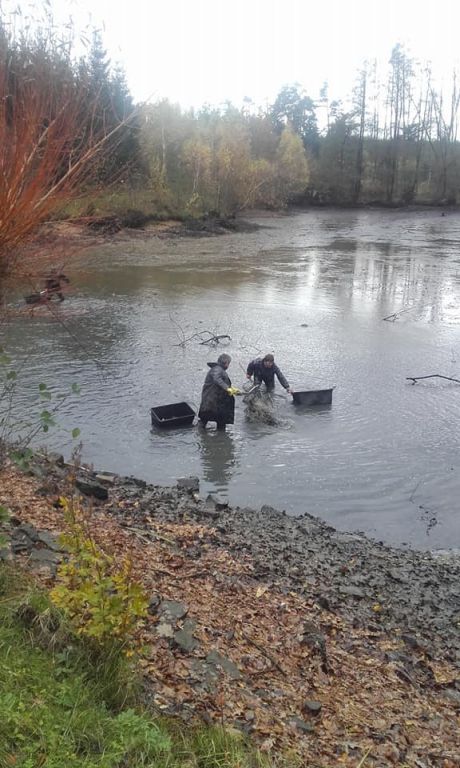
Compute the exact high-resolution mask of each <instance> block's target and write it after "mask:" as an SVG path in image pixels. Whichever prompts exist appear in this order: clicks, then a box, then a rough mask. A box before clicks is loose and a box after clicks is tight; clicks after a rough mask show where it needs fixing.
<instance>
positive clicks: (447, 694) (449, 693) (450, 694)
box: [442, 688, 460, 708]
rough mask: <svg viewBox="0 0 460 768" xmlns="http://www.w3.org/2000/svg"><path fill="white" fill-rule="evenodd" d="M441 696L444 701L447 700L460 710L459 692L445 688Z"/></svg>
mask: <svg viewBox="0 0 460 768" xmlns="http://www.w3.org/2000/svg"><path fill="white" fill-rule="evenodd" d="M442 695H443V696H444V698H445V699H448V700H449V701H451V702H453V704H456V705H457V707H459V708H460V691H454V689H453V688H447V690H445V691H443V693H442Z"/></svg>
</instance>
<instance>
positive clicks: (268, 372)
mask: <svg viewBox="0 0 460 768" xmlns="http://www.w3.org/2000/svg"><path fill="white" fill-rule="evenodd" d="M247 374H248V376H254V382H255V384H262V382H263V383H264V384H265V386H266V387H267V389H273V388H274V386H275V374H276V376H277V377H278V381H279V383H280V384H281V386H282V387H284V389H289V382H288V380H287V379H286V378H285V377H284V376H283V374H282V373H281V371H280V369H279V368H278V366H277V365H276V363H273V365H272V366H271V368H266V367H265V365H264V363H263V358H262V357H256V359H255V360H251V362H250V363H249V365H248V369H247Z"/></svg>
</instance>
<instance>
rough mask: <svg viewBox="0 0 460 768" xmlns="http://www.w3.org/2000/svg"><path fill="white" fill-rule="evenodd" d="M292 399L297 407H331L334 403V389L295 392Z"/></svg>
mask: <svg viewBox="0 0 460 768" xmlns="http://www.w3.org/2000/svg"><path fill="white" fill-rule="evenodd" d="M292 399H293V401H294V403H295V404H296V405H330V403H332V389H311V390H308V391H305V392H293V393H292Z"/></svg>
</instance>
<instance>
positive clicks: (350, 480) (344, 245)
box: [2, 210, 460, 548]
mask: <svg viewBox="0 0 460 768" xmlns="http://www.w3.org/2000/svg"><path fill="white" fill-rule="evenodd" d="M255 221H256V222H258V223H259V224H261V225H262V227H261V228H260V229H259V230H257V231H254V232H250V233H245V234H241V233H238V234H229V235H224V236H219V237H206V238H202V237H200V238H197V237H187V238H174V239H160V238H159V237H153V236H145V235H140V234H136V235H133V236H132V237H129V236H127V235H126V234H124V235H122V236H119V237H118V238H116V239H115V240H114V241H112V242H110V243H108V244H107V245H103V246H99V247H98V248H97V249H95V250H93V251H92V252H90V253H89V254H88V255H87V257H85V259H84V260H81V261H80V263H78V264H76V263H74V264H73V265H72V267H71V268H69V270H68V274H69V276H70V277H71V281H72V284H71V288H72V290H71V293H70V295H69V298H68V299H67V300H66V302H64V303H63V304H62V306H61V307H59V309H58V310H56V311H57V312H58V314H59V315H60V317H61V319H62V322H57V321H55V320H53V319H52V317H51V316H50V314H49V313H48V312H47V311H44V312H43V311H41V313H40V314H37V315H36V316H35V317H34V318H29V317H26V316H20V317H15V318H13V319H11V320H10V321H9V323H8V324H7V325H6V326H4V327H3V329H2V335H3V338H4V341H6V343H7V345H8V346H9V348H10V349H14V350H15V357H16V365H17V367H18V368H19V369H20V376H19V382H20V384H19V392H18V396H17V399H16V406H17V407H18V408H19V409H20V410H21V411H22V414H25V413H27V414H29V415H30V414H31V413H34V412H36V411H37V409H39V407H40V406H39V403H38V398H37V387H38V383H39V382H42V381H43V382H46V383H47V384H48V385H49V386H50V387H51V388H52V389H53V390H54V392H55V396H56V394H57V393H59V392H67V391H68V389H69V387H70V385H71V384H72V382H77V383H78V384H79V385H80V387H81V395H80V396H75V397H70V398H68V399H66V400H65V401H64V402H63V403H62V406H61V408H60V409H59V413H58V421H59V428H57V429H54V430H51V432H50V433H49V441H48V442H49V443H51V444H52V445H53V447H55V448H60V449H61V450H64V451H65V452H66V454H67V455H68V454H69V452H70V450H71V439H70V438H69V430H70V429H72V428H73V427H75V426H78V427H79V428H80V430H81V438H82V440H83V458H84V460H86V461H89V462H94V465H95V466H96V467H97V468H100V469H107V470H113V471H117V472H121V473H123V474H134V475H136V476H138V477H141V478H144V479H146V480H148V481H150V482H154V483H158V484H170V483H175V480H176V478H177V477H180V476H183V475H189V474H192V475H197V476H198V477H199V478H200V482H201V490H202V492H203V493H206V492H208V491H209V492H211V491H212V492H215V493H217V494H218V495H219V496H220V497H221V498H222V497H224V498H227V499H229V501H230V502H231V503H232V504H238V505H242V506H255V507H259V506H260V505H262V504H270V505H271V506H274V507H277V508H280V509H284V510H286V512H287V513H288V514H292V515H298V514H302V513H303V512H308V513H310V514H313V515H316V516H318V517H320V518H322V519H323V520H326V521H328V522H330V523H331V524H332V525H334V526H335V527H337V528H339V529H341V530H347V531H363V532H365V533H367V534H369V535H371V536H372V537H374V538H377V539H381V540H384V541H386V542H390V543H396V544H409V545H411V546H415V547H419V548H420V547H421V548H446V547H458V546H460V509H459V507H460V502H459V499H460V475H459V450H458V448H459V446H458V443H459V423H460V385H458V384H455V383H452V382H449V381H446V380H442V379H428V380H426V381H424V382H419V383H417V384H416V385H415V386H414V385H412V384H411V383H410V382H408V381H407V380H406V376H424V375H429V374H435V373H437V374H443V375H445V376H450V377H454V378H459V379H460V215H459V214H457V213H449V212H448V213H446V215H445V216H442V215H441V213H440V211H416V212H401V211H358V212H357V211H338V210H314V211H308V212H303V213H299V214H296V215H292V216H279V217H273V218H262V217H261V218H260V219H255ZM403 309H404V310H408V311H405V312H404V313H402V314H401V315H399V316H398V318H397V319H396V320H395V321H394V322H391V321H384V320H383V318H384V317H386V316H388V315H391V314H392V313H395V312H398V311H400V310H403ZM202 331H211V332H212V333H218V334H229V335H230V337H231V340H230V341H229V342H228V343H227V344H225V345H220V346H219V348H218V349H217V350H213V349H210V348H208V347H207V346H205V345H201V344H199V340H197V339H192V340H191V341H189V342H187V343H186V344H185V345H184V346H181V345H180V342H181V341H183V339H184V338H188V337H190V336H192V335H193V334H194V333H197V332H202ZM221 351H226V352H228V353H229V354H231V355H232V358H233V359H232V364H231V366H230V369H229V374H230V376H231V378H232V381H233V384H234V385H236V386H241V384H242V383H243V382H244V381H245V376H244V369H245V368H246V365H247V363H248V361H249V360H250V359H252V358H253V357H255V356H258V355H261V354H262V355H263V354H264V353H265V352H269V351H270V352H274V354H275V357H276V361H277V363H278V364H279V366H280V368H281V369H282V371H283V372H284V373H285V375H286V377H287V378H288V379H289V381H290V382H291V385H292V386H293V388H294V389H296V388H297V389H317V388H325V387H331V386H334V387H335V389H334V394H333V402H332V405H331V406H330V407H326V408H324V407H323V408H316V409H314V408H312V409H298V408H296V406H294V405H293V404H292V402H291V398H289V397H287V396H286V395H285V393H284V390H283V389H282V388H281V387H279V385H278V387H277V393H278V394H279V397H277V398H275V403H276V409H277V413H278V415H279V416H280V418H281V419H283V420H285V422H286V423H284V424H283V426H281V427H273V426H267V425H263V424H253V423H248V422H247V421H246V419H245V416H244V406H243V403H242V402H241V399H239V400H238V401H237V403H236V420H235V425H234V426H233V427H230V428H228V429H227V432H226V433H225V434H221V433H216V432H215V431H214V430H213V429H212V428H208V430H207V431H206V432H204V431H203V430H202V429H200V428H195V427H193V428H183V429H179V430H177V431H174V432H171V431H163V432H159V431H152V429H151V424H150V408H151V406H155V405H161V404H166V403H173V402H178V401H182V400H186V401H188V402H191V403H193V404H195V405H198V404H199V399H200V390H201V386H202V383H203V379H204V376H205V374H206V371H207V367H206V363H207V361H210V360H215V359H216V357H217V355H218V354H219V352H221ZM53 402H56V400H54V401H53Z"/></svg>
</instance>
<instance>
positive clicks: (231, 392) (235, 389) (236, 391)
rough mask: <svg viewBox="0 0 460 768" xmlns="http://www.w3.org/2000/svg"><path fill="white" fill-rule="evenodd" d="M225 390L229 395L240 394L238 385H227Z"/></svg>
mask: <svg viewBox="0 0 460 768" xmlns="http://www.w3.org/2000/svg"><path fill="white" fill-rule="evenodd" d="M227 392H228V394H229V395H230V397H233V395H239V394H240V390H239V389H238V387H228V389H227Z"/></svg>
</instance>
